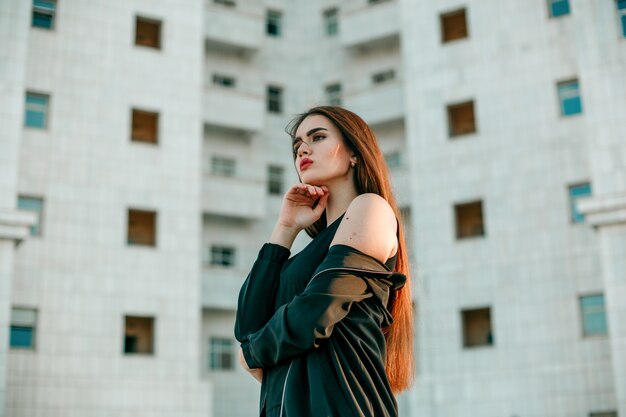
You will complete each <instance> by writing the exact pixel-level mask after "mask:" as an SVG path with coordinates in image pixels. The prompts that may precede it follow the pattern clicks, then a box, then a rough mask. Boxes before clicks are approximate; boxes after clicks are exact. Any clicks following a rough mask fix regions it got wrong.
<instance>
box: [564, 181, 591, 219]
mask: <svg viewBox="0 0 626 417" xmlns="http://www.w3.org/2000/svg"><path fill="white" fill-rule="evenodd" d="M568 189H569V206H570V219H571V220H572V223H584V222H585V215H584V214H582V213H581V212H580V211H578V209H577V208H576V202H577V201H578V199H580V198H584V197H589V196H591V184H589V183H585V184H577V185H570V186H569V187H568Z"/></svg>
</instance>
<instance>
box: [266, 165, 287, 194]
mask: <svg viewBox="0 0 626 417" xmlns="http://www.w3.org/2000/svg"><path fill="white" fill-rule="evenodd" d="M267 173H268V175H267V192H268V193H270V194H272V195H281V194H282V193H283V174H284V169H283V167H279V166H275V165H270V166H269V167H268V172H267Z"/></svg>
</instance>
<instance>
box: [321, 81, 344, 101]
mask: <svg viewBox="0 0 626 417" xmlns="http://www.w3.org/2000/svg"><path fill="white" fill-rule="evenodd" d="M325 92H326V101H327V102H328V104H330V105H331V106H340V105H341V84H339V83H334V84H329V85H327V86H326V89H325Z"/></svg>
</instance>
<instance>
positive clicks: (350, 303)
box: [235, 245, 406, 417]
mask: <svg viewBox="0 0 626 417" xmlns="http://www.w3.org/2000/svg"><path fill="white" fill-rule="evenodd" d="M266 246H267V245H266ZM273 246H276V245H273ZM264 249H266V250H276V248H273V249H272V248H271V247H266V248H264ZM283 249H284V248H283ZM262 254H263V249H262V251H261V254H260V257H259V259H258V260H257V262H256V263H255V265H254V266H253V269H252V271H251V272H250V275H249V276H248V278H247V279H246V282H245V283H244V285H243V287H242V289H241V292H240V294H239V304H238V310H237V319H236V324H235V336H236V338H237V340H239V341H240V342H241V347H242V350H243V353H244V357H245V359H246V362H247V363H248V366H250V368H264V369H266V370H267V369H270V368H272V367H279V366H283V367H285V366H288V367H287V371H286V373H283V374H282V375H284V376H283V377H282V378H281V380H280V381H276V380H274V381H268V380H267V378H265V377H264V381H263V384H264V385H265V384H267V383H272V384H278V383H279V384H282V400H281V405H280V407H279V408H280V409H275V410H273V412H272V413H268V416H270V415H272V416H273V415H277V416H284V417H309V416H310V417H328V416H332V417H351V416H355V417H357V416H372V417H386V416H391V417H395V416H397V414H398V412H397V404H396V400H395V398H394V396H393V393H392V391H391V388H390V386H389V381H388V380H387V376H386V374H385V356H386V343H385V338H384V335H383V333H382V330H381V328H384V327H386V326H388V325H390V324H391V322H392V317H391V314H390V312H389V311H388V308H387V307H388V301H389V297H390V295H391V296H393V294H394V293H395V291H393V290H394V289H397V288H400V287H401V286H402V285H404V282H405V281H406V278H405V276H404V275H402V274H400V273H394V272H392V271H391V270H390V266H387V265H385V264H382V263H380V262H379V261H377V260H376V259H374V258H372V257H370V256H368V255H365V254H364V253H362V252H360V251H358V250H356V249H354V248H352V247H349V246H345V245H334V246H332V247H331V248H330V250H329V251H328V254H327V255H326V257H325V258H324V261H323V262H322V264H321V265H320V266H319V267H318V268H317V270H316V272H315V274H314V275H313V277H312V278H311V279H310V280H309V282H308V285H307V286H306V288H305V289H304V291H303V292H302V293H301V294H299V295H297V296H295V297H294V298H293V299H292V300H291V301H290V302H288V303H287V304H284V305H282V306H280V307H278V309H275V308H274V306H273V303H272V300H273V294H274V293H275V292H276V291H277V288H278V286H279V284H280V283H279V282H278V281H279V280H280V262H271V261H270V262H268V261H267V259H263V256H262ZM287 256H288V255H287ZM393 261H394V263H395V258H394V259H393ZM264 373H265V372H264ZM261 391H262V394H261V395H262V397H263V392H264V386H262V388H261ZM261 407H262V408H263V407H264V403H263V398H262V401H261ZM277 408H278V407H277Z"/></svg>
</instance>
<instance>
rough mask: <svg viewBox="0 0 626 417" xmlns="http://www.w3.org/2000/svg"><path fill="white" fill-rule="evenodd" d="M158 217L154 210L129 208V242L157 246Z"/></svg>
mask: <svg viewBox="0 0 626 417" xmlns="http://www.w3.org/2000/svg"><path fill="white" fill-rule="evenodd" d="M156 217H157V214H156V212H154V211H146V210H134V209H129V210H128V234H127V236H128V238H127V243H128V244H129V245H140V246H156V232H157V231H156V227H157V226H156Z"/></svg>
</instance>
